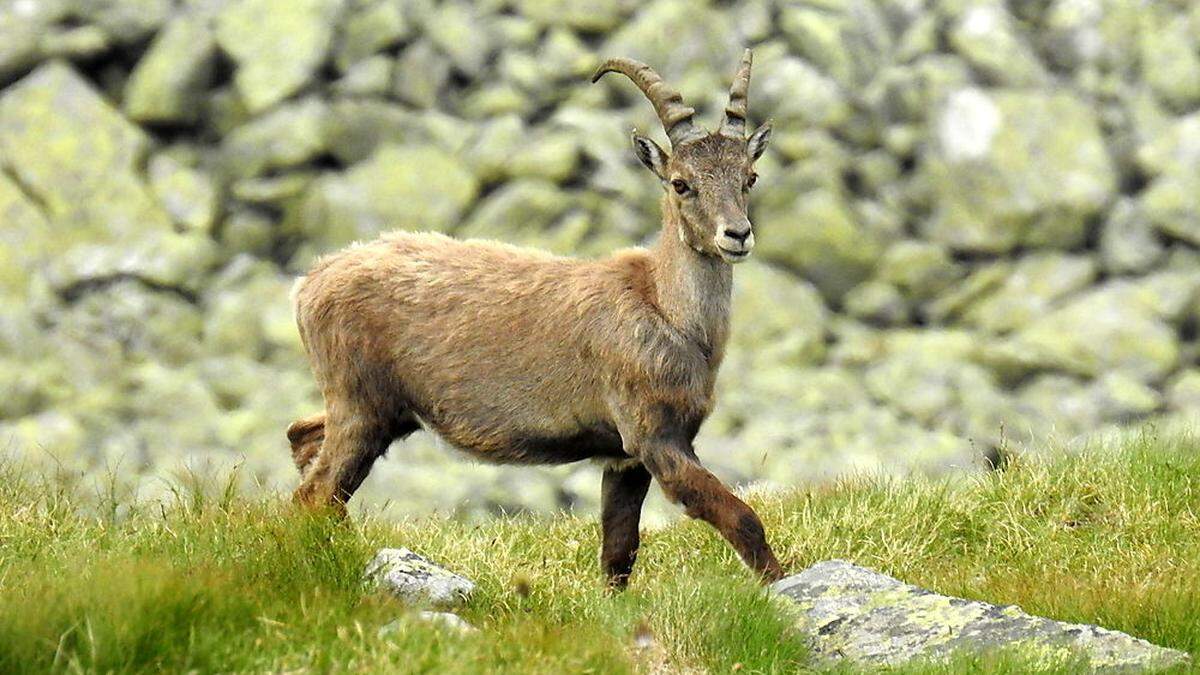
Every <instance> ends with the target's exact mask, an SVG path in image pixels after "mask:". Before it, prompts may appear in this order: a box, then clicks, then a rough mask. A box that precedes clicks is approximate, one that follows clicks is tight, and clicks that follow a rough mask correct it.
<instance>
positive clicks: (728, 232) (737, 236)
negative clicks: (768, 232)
mask: <svg viewBox="0 0 1200 675" xmlns="http://www.w3.org/2000/svg"><path fill="white" fill-rule="evenodd" d="M725 236H726V237H729V238H730V239H732V240H734V241H736V242H738V243H739V244H741V243H745V241H746V238H747V237H749V236H750V227H749V226H747V227H746V228H745V229H742V230H735V229H733V228H732V227H727V228H725Z"/></svg>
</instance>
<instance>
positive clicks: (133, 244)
mask: <svg viewBox="0 0 1200 675" xmlns="http://www.w3.org/2000/svg"><path fill="white" fill-rule="evenodd" d="M1197 36H1200V5H1195V4H1194V3H1184V2H1174V3H1172V2H1160V3H1152V4H1149V5H1146V4H1145V3H1142V2H1139V1H1137V0H1057V1H1054V2H1047V3H1033V2H1022V1H1017V0H1013V1H1011V2H998V1H978V2H960V1H951V0H823V1H821V2H732V3H721V4H715V3H714V4H710V3H705V2H691V1H687V0H652V1H650V2H636V3H635V2H632V1H631V0H593V1H591V2H587V3H575V2H566V1H563V0H508V1H500V0H492V1H485V2H479V3H466V2H453V1H448V2H435V1H434V0H178V1H172V0H128V1H122V2H115V1H111V0H45V1H42V2H33V1H32V0H9V1H8V2H5V3H3V4H2V5H0V221H2V222H3V228H2V229H0V237H2V241H3V246H2V247H0V307H2V308H3V311H2V312H0V378H2V379H3V381H4V382H5V389H6V395H5V396H4V397H3V398H2V399H0V439H3V443H4V444H5V446H6V447H8V448H11V449H12V450H13V451H15V452H17V453H19V454H22V455H28V456H33V457H45V456H46V455H47V454H52V455H54V456H55V457H56V458H57V460H58V461H60V462H61V463H62V466H64V467H65V468H70V469H76V468H82V469H84V470H85V471H92V472H102V471H106V470H110V469H114V468H115V469H116V470H117V471H118V472H119V473H122V474H133V475H150V474H154V473H155V472H163V471H167V470H171V469H172V468H174V467H178V466H179V465H180V464H181V463H185V464H188V465H190V466H202V465H204V464H206V463H211V462H216V463H228V462H233V461H238V458H240V457H243V456H244V457H245V460H244V461H245V475H247V476H248V477H251V478H253V479H256V480H258V481H262V482H265V483H267V484H274V483H278V484H287V483H288V482H290V481H291V480H293V476H292V468H291V467H290V466H289V463H288V461H287V453H286V450H285V449H284V445H283V441H282V435H281V430H282V429H283V428H284V426H285V425H286V424H287V423H288V422H289V421H290V420H291V419H293V418H294V417H296V416H298V415H300V414H304V413H308V412H311V411H312V410H314V409H315V408H316V407H317V406H318V405H319V397H318V396H317V394H316V392H315V391H314V388H313V385H312V383H311V379H310V377H309V375H308V373H307V370H306V368H305V365H304V362H303V359H302V357H301V355H300V351H299V348H298V345H297V340H296V336H295V331H294V328H293V326H292V323H291V318H290V316H289V309H288V306H287V300H286V298H287V289H288V286H289V284H290V281H291V278H292V277H293V276H294V275H295V274H297V273H299V272H301V271H302V270H303V269H304V268H305V266H306V265H307V264H308V262H309V261H311V260H312V258H313V257H314V256H315V255H317V254H319V253H322V252H326V251H330V250H333V249H335V248H337V247H340V246H342V245H345V244H346V243H348V242H350V241H352V240H355V239H361V238H367V237H371V236H373V235H375V234H376V233H378V232H380V231H382V230H385V229H389V228H414V229H431V230H439V231H445V232H449V233H451V234H454V235H456V236H463V237H467V236H481V237H494V238H498V239H503V240H506V241H510V242H515V243H520V244H530V245H536V246H540V247H544V248H549V249H551V250H554V251H557V252H561V253H571V254H580V255H594V254H601V253H604V252H606V251H609V250H611V249H612V248H614V247H618V246H625V245H630V244H637V243H643V242H646V241H648V240H650V239H651V238H652V237H653V236H654V232H655V228H656V225H657V222H658V221H657V203H656V202H657V195H658V187H657V185H656V184H655V182H654V181H653V180H652V179H651V177H649V176H648V175H646V174H645V173H644V172H643V171H642V170H641V169H640V168H639V167H637V166H636V165H635V162H634V161H633V158H632V153H630V152H629V150H628V147H627V131H628V128H629V127H630V126H631V125H636V126H637V127H638V128H640V129H642V130H650V131H651V132H652V133H657V125H656V124H655V122H654V119H653V113H652V111H651V110H650V107H649V106H648V105H646V104H645V102H644V101H643V100H641V99H640V98H639V97H638V96H636V95H635V92H632V91H631V89H630V88H629V87H628V86H626V85H624V84H619V83H608V82H606V83H603V84H600V85H589V84H587V78H586V76H587V75H588V74H589V73H590V72H591V70H592V68H593V67H594V66H595V64H596V63H597V61H598V59H599V58H600V57H601V56H609V55H623V56H632V57H636V58H639V59H642V60H644V61H646V62H648V63H651V64H653V65H654V66H655V67H656V68H658V69H659V70H660V72H662V73H663V75H664V76H665V77H667V78H668V79H669V80H670V81H671V82H673V83H676V85H677V86H678V87H679V88H680V89H681V90H682V92H683V94H684V96H685V97H686V99H687V100H688V102H689V103H692V104H693V105H695V106H697V108H698V109H699V110H700V111H701V112H702V113H703V114H704V115H707V116H708V118H712V117H714V116H715V115H716V114H717V113H718V111H719V106H720V105H721V102H722V97H723V96H724V92H725V89H726V85H727V82H726V80H727V78H728V77H729V74H730V73H731V72H732V68H733V66H734V64H735V61H736V58H737V55H738V54H740V51H741V48H742V47H743V46H752V47H754V49H755V54H756V63H755V77H754V82H753V87H752V89H753V91H752V99H753V104H752V115H753V116H754V117H755V118H756V119H763V118H766V117H768V116H770V117H773V118H774V119H775V121H776V135H775V140H774V142H773V144H772V148H771V150H770V153H769V154H768V156H767V157H766V158H764V160H763V161H762V162H761V166H760V173H761V175H762V180H761V181H760V183H759V185H760V187H757V188H756V193H755V197H754V202H755V204H754V220H755V223H756V226H757V228H758V231H759V234H758V241H759V242H760V247H759V249H758V251H757V254H756V260H755V261H753V262H750V263H748V264H746V265H743V266H742V267H740V268H739V269H738V273H737V290H736V295H737V298H736V310H735V317H734V320H735V323H736V325H735V328H734V336H735V338H734V343H733V345H732V348H731V350H730V354H729V357H728V361H727V364H726V366H725V368H724V372H723V376H722V380H721V384H720V387H721V392H720V393H721V403H720V405H719V407H718V410H717V413H716V414H715V415H714V417H713V419H712V420H711V421H710V423H709V424H708V425H707V426H706V428H705V430H704V435H703V439H702V441H701V444H700V447H701V451H702V454H703V455H704V456H705V457H706V459H707V460H708V461H710V462H711V463H712V464H714V465H715V467H716V468H717V470H718V472H720V473H721V474H722V475H723V476H725V477H727V478H729V479H731V480H735V481H748V480H752V479H767V480H770V481H776V482H784V483H791V482H795V481H798V480H805V479H812V478H820V477H823V476H828V475H832V474H835V473H838V472H841V471H844V470H846V469H848V468H856V469H862V468H867V469H873V468H884V469H893V470H895V469H908V468H916V469H919V470H924V471H941V470H945V469H947V468H949V467H964V466H973V465H978V463H979V458H980V457H982V456H986V455H988V454H990V453H991V454H994V451H995V448H997V447H1002V446H1004V445H1005V444H1010V443H1020V442H1022V441H1025V440H1027V439H1031V438H1035V437H1041V436H1044V435H1046V434H1050V433H1053V434H1057V435H1059V436H1065V437H1071V436H1074V435H1076V434H1079V433H1083V432H1088V431H1091V430H1094V429H1097V428H1099V427H1102V426H1105V425H1112V424H1121V423H1124V422H1127V421H1130V420H1134V419H1140V418H1145V417H1147V416H1153V415H1160V414H1183V415H1189V414H1194V413H1195V412H1196V411H1197V410H1198V409H1200V369H1198V368H1197V365H1196V357H1197V325H1198V324H1200V303H1198V302H1197V288H1198V287H1200V266H1198V264H1197V256H1198V252H1197V246H1200V43H1198V40H1200V38H1198V37H1197ZM433 445H434V444H433V443H431V442H429V441H427V440H414V441H411V442H409V443H408V444H406V446H407V447H406V448H405V451H404V452H403V453H395V454H396V455H398V457H394V458H393V459H390V460H388V461H387V462H385V463H383V466H381V467H380V469H379V470H378V471H377V473H378V474H379V475H380V476H381V478H380V479H378V480H375V481H373V482H372V486H371V487H369V488H368V489H369V490H373V489H375V487H374V486H384V485H386V486H387V487H386V490H384V491H380V492H379V493H378V494H382V495H386V496H388V497H393V498H396V497H397V496H399V498H398V501H397V502H396V504H397V506H399V507H401V508H404V509H411V508H419V509H427V508H429V507H431V506H440V507H447V508H448V507H451V506H455V507H457V506H458V505H462V504H466V505H467V506H465V507H462V508H467V509H477V510H481V511H486V510H497V509H510V510H511V509H523V508H531V509H552V508H557V507H560V506H565V505H582V506H590V505H592V504H593V502H594V500H595V498H596V486H595V470H594V469H593V468H590V467H570V468H565V469H562V470H558V471H557V472H556V473H553V474H547V473H541V474H538V473H533V472H528V471H522V472H516V473H514V472H510V471H508V470H504V469H498V468H494V467H477V466H473V465H467V464H464V463H461V462H460V461H458V460H456V459H452V458H448V457H446V456H445V455H444V454H443V453H442V452H440V451H438V450H437V449H436V448H434V447H433ZM518 482H519V483H520V485H521V490H520V491H519V493H518V491H514V490H513V489H512V487H513V486H514V485H515V484H517V483H518ZM147 486H148V489H153V487H152V483H148V484H147Z"/></svg>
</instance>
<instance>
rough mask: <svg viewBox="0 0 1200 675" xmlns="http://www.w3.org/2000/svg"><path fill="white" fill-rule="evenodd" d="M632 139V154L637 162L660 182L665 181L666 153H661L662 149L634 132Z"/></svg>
mask: <svg viewBox="0 0 1200 675" xmlns="http://www.w3.org/2000/svg"><path fill="white" fill-rule="evenodd" d="M632 139H633V152H634V154H636V155H637V158H638V160H639V161H641V163H642V164H645V165H646V168H647V169H650V170H651V171H653V172H654V175H655V176H658V178H659V179H660V180H666V179H667V153H665V152H663V149H662V148H660V147H658V144H657V143H655V142H654V141H652V140H650V139H649V138H646V137H645V136H639V135H638V134H637V131H636V130H634V132H633V134H632Z"/></svg>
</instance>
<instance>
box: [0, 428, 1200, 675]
mask: <svg viewBox="0 0 1200 675" xmlns="http://www.w3.org/2000/svg"><path fill="white" fill-rule="evenodd" d="M228 484H229V485H232V484H234V483H233V482H229V483H228ZM92 487H94V486H85V485H79V486H76V487H74V488H69V487H66V486H63V485H61V484H56V483H53V482H49V481H42V480H38V479H35V478H31V477H30V476H29V475H28V474H27V473H25V472H23V471H22V468H21V467H19V466H16V465H14V464H12V463H9V464H6V465H5V466H4V468H3V469H2V470H0V587H2V588H3V589H4V602H3V603H0V671H3V672H6V673H21V672H43V671H45V670H47V669H52V670H60V671H72V672H107V671H120V672H138V671H140V672H152V671H159V670H170V671H184V670H191V669H195V670H198V671H213V670H220V671H242V672H245V671H257V672H261V671H284V670H288V671H294V670H299V669H311V670H318V671H322V670H339V671H347V670H350V671H363V672H372V671H379V670H387V669H391V670H396V671H402V672H438V673H453V672H461V673H477V672H512V671H514V670H519V671H520V672H540V673H562V672H596V673H625V672H730V671H731V670H737V671H740V672H780V673H782V672H796V671H797V670H804V669H806V668H808V667H809V665H810V664H809V662H808V660H807V657H806V651H805V646H804V643H803V640H802V639H801V637H800V636H799V635H796V634H795V633H794V632H793V631H791V629H790V624H789V622H788V621H787V619H786V617H785V615H784V614H783V613H782V612H781V611H780V610H779V608H778V607H777V606H776V605H774V604H773V601H772V600H770V599H769V598H768V597H767V596H766V595H765V594H764V593H763V592H762V591H761V590H760V589H759V588H758V587H757V586H756V585H754V584H753V583H751V581H750V579H749V578H748V575H747V573H746V572H745V570H744V569H742V567H741V566H740V564H738V563H737V562H736V560H735V559H734V557H733V555H732V553H731V552H730V551H729V550H728V548H727V547H726V546H725V545H724V544H723V543H722V542H720V541H718V539H717V538H716V536H715V535H714V534H713V533H712V532H711V531H710V530H709V529H708V528H706V527H704V526H703V525H700V524H697V523H691V522H678V523H675V524H672V525H669V526H667V527H664V528H661V529H655V530H652V531H650V532H648V533H647V535H646V537H645V539H644V541H645V543H644V548H643V555H642V559H641V561H640V562H639V568H638V571H637V572H636V573H635V577H634V580H633V583H632V585H631V588H630V590H629V591H627V592H626V593H624V594H622V595H619V596H617V597H612V596H609V595H607V594H606V593H605V592H604V591H603V590H602V588H601V584H600V576H599V574H598V572H597V568H596V564H595V559H596V550H597V526H596V524H595V523H594V522H593V521H591V520H589V519H581V518H577V517H572V516H569V515H557V516H542V517H519V518H498V519H492V520H488V521H486V522H484V523H482V524H473V523H470V522H467V521H462V520H444V519H419V520H411V521H406V522H402V523H399V524H394V523H388V522H385V521H383V520H379V519H375V518H371V517H362V518H359V519H358V520H357V521H356V522H355V523H354V524H353V525H351V526H339V525H334V524H331V523H329V522H327V521H324V520H321V519H311V518H306V517H304V516H301V515H298V514H296V513H294V512H292V511H291V509H290V508H289V506H288V505H286V504H285V503H283V502H281V501H279V500H276V499H273V498H268V499H262V498H257V497H256V498H250V497H244V496H239V495H237V494H236V493H234V492H233V491H229V490H223V489H221V487H222V486H221V485H220V484H216V485H207V486H205V485H200V484H193V485H190V486H189V485H179V486H177V488H176V490H175V497H174V499H172V500H171V502H170V503H169V504H158V503H152V502H142V503H136V502H131V501H129V500H126V499H123V498H121V497H120V490H118V489H112V488H111V486H110V487H103V488H102V489H101V490H100V493H99V496H98V497H97V496H96V495H95V494H92V493H91V492H90V490H91V488H92ZM751 501H752V502H753V503H754V504H755V506H756V507H757V508H758V510H759V512H760V513H761V514H762V515H763V519H764V521H765V523H766V526H767V529H768V532H769V533H770V535H771V537H772V539H773V541H774V544H775V547H776V550H777V551H778V552H779V553H780V557H781V559H782V560H783V561H784V563H785V566H787V567H789V568H790V569H800V568H802V567H805V566H807V565H809V564H811V563H813V562H815V561H818V560H824V559H829V558H845V559H849V560H852V561H855V562H858V563H861V564H863V565H869V566H872V567H874V568H877V569H880V570H882V571H885V572H887V573H889V574H892V575H894V576H897V577H899V578H901V579H904V580H906V581H909V582H911V583H915V584H918V585H921V586H924V587H926V588H930V589H934V590H937V591H938V592H942V593H949V594H955V595H961V596H963V597H968V598H975V599H983V600H988V601H992V602H999V603H1014V604H1018V605H1020V606H1021V607H1022V608H1024V609H1025V610H1027V611H1029V612H1032V613H1037V614H1041V615H1045V616H1051V617H1054V618H1059V619H1064V620H1070V621H1076V622H1087V623H1099V624H1101V625H1104V626H1107V627H1110V628H1115V629H1119V630H1123V631H1126V632H1129V633H1131V634H1133V635H1136V636H1138V637H1142V638H1145V639H1147V640H1150V641H1152V642H1155V643H1158V644H1161V645H1165V646H1171V647H1176V648H1179V649H1183V650H1186V651H1190V652H1191V653H1192V654H1193V656H1194V657H1195V656H1200V612H1198V611H1197V609H1198V608H1200V536H1198V535H1200V438H1197V437H1196V436H1194V435H1178V434H1167V433H1161V434H1160V433H1158V432H1156V431H1155V430H1153V429H1147V430H1145V431H1143V432H1141V433H1138V434H1128V435H1126V436H1124V437H1122V438H1121V439H1118V440H1113V441H1110V442H1107V443H1096V444H1093V447H1090V448H1088V449H1086V450H1084V451H1082V453H1079V454H1069V455H1068V454H1063V453H1059V452H1053V453H1047V456H1046V457H1043V458H1034V457H1025V456H1021V455H1017V456H1014V457H1012V458H1010V461H1009V464H1008V466H1007V467H1006V468H1005V469H1004V470H1003V471H1000V472H995V473H991V474H987V475H978V476H972V477H970V478H965V479H964V478H960V479H958V480H955V481H938V480H931V479H926V478H916V477H914V478H909V479H875V478H860V479H854V480H846V481H842V482H839V483H837V484H834V485H829V486H825V487H818V488H813V489H810V490H804V491H792V492H785V493H779V494H769V495H768V494H755V495H752V497H751ZM382 546H407V547H409V548H412V549H414V550H416V551H419V552H421V553H423V554H425V555H427V556H429V557H431V558H433V559H435V560H437V561H439V562H441V563H442V564H444V565H446V566H447V567H449V568H451V569H454V570H455V571H458V572H461V573H463V574H465V575H467V576H469V577H471V578H472V579H474V580H475V581H476V582H477V583H478V589H477V591H476V594H475V595H474V596H473V597H472V599H471V600H470V601H469V603H468V604H467V605H466V606H465V607H464V608H462V609H460V610H459V612H460V614H461V615H462V616H463V617H464V618H466V619H467V620H468V621H469V622H471V623H472V624H474V625H475V626H477V627H478V628H479V629H480V630H479V632H477V633H473V634H468V635H459V634H456V633H454V632H452V631H445V630H443V629H440V628H437V627H435V626H432V625H431V624H428V623H422V622H419V621H416V620H415V619H413V620H411V621H408V622H406V623H404V624H403V626H402V629H401V631H399V632H398V633H394V634H392V635H390V636H387V637H380V636H379V635H378V634H377V633H378V629H379V628H380V627H381V626H383V625H385V624H386V623H388V622H390V621H392V620H393V619H396V618H397V617H403V616H405V615H406V614H405V611H406V610H405V609H404V608H403V607H401V606H399V605H398V604H397V603H396V601H394V600H390V599H388V598H386V597H382V596H379V595H377V594H374V593H372V592H370V591H368V590H367V589H366V588H365V587H364V586H363V585H362V584H361V583H360V575H361V572H362V569H363V565H364V563H365V562H366V561H367V560H368V559H369V558H370V557H371V555H372V553H373V552H374V550H376V549H377V548H379V547H382ZM1027 667H1028V664H1027V663H1024V662H1023V661H1022V658H1021V655H1019V654H1009V655H1005V656H1004V657H1003V658H996V657H990V656H981V655H965V656H964V657H963V659H962V661H961V662H956V663H954V664H953V665H943V666H940V667H938V668H935V667H933V666H928V667H917V666H914V667H912V668H910V669H908V670H911V671H913V672H928V671H931V670H938V671H940V672H956V673H958V672H986V673H998V672H1024V671H1025V670H1026V668H1027Z"/></svg>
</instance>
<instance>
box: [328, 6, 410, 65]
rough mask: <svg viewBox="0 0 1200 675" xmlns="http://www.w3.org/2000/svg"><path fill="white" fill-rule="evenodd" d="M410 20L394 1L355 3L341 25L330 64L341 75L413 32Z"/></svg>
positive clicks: (402, 7)
mask: <svg viewBox="0 0 1200 675" xmlns="http://www.w3.org/2000/svg"><path fill="white" fill-rule="evenodd" d="M413 23H414V22H413V20H412V17H410V16H408V15H406V13H405V11H404V3H402V2H398V1H397V0H372V1H370V2H363V3H357V6H356V7H354V8H353V9H351V10H350V11H349V12H348V13H347V16H346V18H345V21H344V22H343V23H342V30H341V34H340V35H339V36H338V42H337V47H336V48H335V50H334V63H336V64H337V66H338V68H339V69H340V70H341V71H342V72H344V73H349V72H350V70H351V68H352V67H353V66H354V65H355V64H357V63H358V62H359V61H362V60H364V59H366V58H368V57H370V56H372V55H374V54H376V53H377V52H379V51H381V50H383V49H386V48H388V47H391V46H393V45H395V44H398V43H400V42H402V41H403V40H405V39H407V38H408V37H410V36H411V35H412V33H413V31H414V28H415V26H414V25H413Z"/></svg>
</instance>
